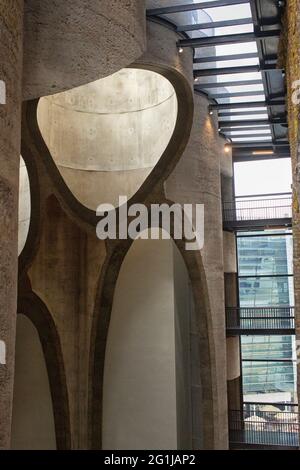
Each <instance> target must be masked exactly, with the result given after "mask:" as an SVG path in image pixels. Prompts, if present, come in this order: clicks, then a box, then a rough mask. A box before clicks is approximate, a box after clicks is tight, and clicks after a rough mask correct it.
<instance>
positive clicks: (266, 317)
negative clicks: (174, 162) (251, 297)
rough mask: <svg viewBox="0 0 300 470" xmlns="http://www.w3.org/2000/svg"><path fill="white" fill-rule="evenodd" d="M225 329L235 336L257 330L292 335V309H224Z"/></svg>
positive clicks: (293, 317)
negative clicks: (235, 334)
mask: <svg viewBox="0 0 300 470" xmlns="http://www.w3.org/2000/svg"><path fill="white" fill-rule="evenodd" d="M226 328H227V331H228V332H229V333H230V332H232V333H237V334H242V333H243V332H255V333H257V332H259V330H260V331H261V332H262V333H266V331H271V332H272V333H275V334H276V332H277V333H278V334H281V333H282V332H284V333H289V334H294V333H295V313H294V307H289V306H279V307H240V308H238V307H229V308H226Z"/></svg>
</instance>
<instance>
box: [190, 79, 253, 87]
mask: <svg viewBox="0 0 300 470" xmlns="http://www.w3.org/2000/svg"><path fill="white" fill-rule="evenodd" d="M247 85H262V81H261V80H239V81H236V82H215V83H214V82H207V83H205V82H203V83H200V82H198V83H196V86H197V87H199V88H224V87H228V86H247Z"/></svg>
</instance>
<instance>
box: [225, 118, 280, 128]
mask: <svg viewBox="0 0 300 470" xmlns="http://www.w3.org/2000/svg"><path fill="white" fill-rule="evenodd" d="M252 123H253V124H256V125H257V124H262V125H268V124H270V125H274V124H287V119H286V118H279V119H271V120H267V119H255V120H252V121H251V120H247V121H220V122H219V127H220V128H221V129H222V128H223V129H224V128H227V127H234V126H251V124H252Z"/></svg>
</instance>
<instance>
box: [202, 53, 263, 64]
mask: <svg viewBox="0 0 300 470" xmlns="http://www.w3.org/2000/svg"><path fill="white" fill-rule="evenodd" d="M243 59H258V55H257V52H249V53H245V54H228V55H217V56H215V57H213V56H211V57H197V58H195V59H194V64H205V63H206V62H223V61H227V60H243Z"/></svg>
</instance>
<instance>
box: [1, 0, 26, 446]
mask: <svg viewBox="0 0 300 470" xmlns="http://www.w3.org/2000/svg"><path fill="white" fill-rule="evenodd" d="M22 34H23V0H11V1H9V2H7V0H1V1H0V80H3V81H4V82H5V85H6V100H5V101H6V104H0V168H1V175H0V227H1V231H0V299H1V302H0V341H3V342H4V343H5V349H6V364H0V449H7V448H8V447H9V445H10V429H11V410H12V394H13V378H14V356H15V351H14V349H15V328H16V310H17V279H18V195H19V187H18V184H19V166H20V127H21V87H22V83H21V81H22V58H23V51H22V45H23V36H22Z"/></svg>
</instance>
